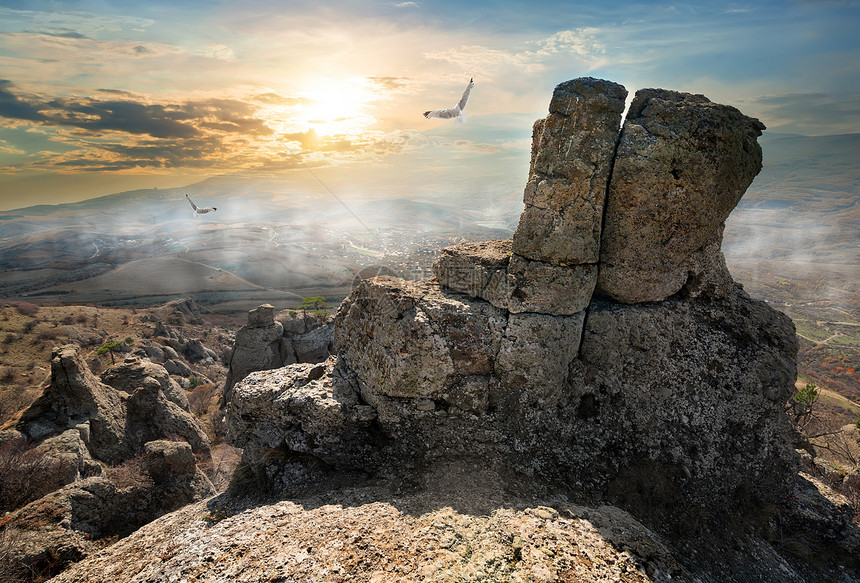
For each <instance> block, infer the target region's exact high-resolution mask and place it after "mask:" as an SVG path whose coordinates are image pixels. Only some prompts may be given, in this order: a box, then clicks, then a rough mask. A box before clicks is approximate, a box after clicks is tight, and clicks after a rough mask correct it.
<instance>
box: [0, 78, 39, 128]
mask: <svg viewBox="0 0 860 583" xmlns="http://www.w3.org/2000/svg"><path fill="white" fill-rule="evenodd" d="M11 89H12V82H11V81H9V80H7V79H0V117H8V118H12V119H20V120H26V121H42V120H43V119H44V116H43V115H42V114H41V113H40V112H39V109H38V107H35V106H34V105H33V104H32V103H30V102H28V101H27V100H25V99H22V98H21V97H19V96H18V95H15V94H14V93H12V91H11Z"/></svg>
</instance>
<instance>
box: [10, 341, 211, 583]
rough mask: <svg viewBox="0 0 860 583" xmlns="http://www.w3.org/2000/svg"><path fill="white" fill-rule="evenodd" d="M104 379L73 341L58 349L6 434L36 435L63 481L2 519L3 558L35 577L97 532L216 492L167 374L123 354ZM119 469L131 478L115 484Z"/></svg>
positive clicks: (203, 443) (190, 419)
mask: <svg viewBox="0 0 860 583" xmlns="http://www.w3.org/2000/svg"><path fill="white" fill-rule="evenodd" d="M103 376H104V378H105V380H106V381H108V382H110V383H111V385H113V386H111V385H108V384H105V383H103V382H101V381H100V380H99V379H98V378H97V377H96V376H95V375H93V374H92V373H91V372H90V370H89V368H88V367H87V365H86V363H85V362H84V360H83V356H82V355H81V352H80V347H79V346H77V345H66V346H62V347H60V348H57V349H55V350H54V353H53V357H52V360H51V383H50V385H49V386H48V387H46V388H45V390H44V392H43V393H42V395H41V396H40V397H39V398H38V399H37V400H36V402H35V403H34V404H33V405H32V406H30V407H29V408H28V409H26V410H25V411H24V412H23V413H22V414H21V416H20V418H19V419H18V421H17V424H16V426H15V430H14V431H12V432H8V433H10V434H11V433H14V434H16V435H20V436H23V437H24V438H26V439H28V440H30V441H31V442H33V443H34V444H35V448H34V449H35V451H37V452H39V453H41V454H42V455H43V456H44V460H45V463H50V464H51V467H53V468H54V470H55V476H52V479H56V480H57V481H58V483H59V484H66V486H65V487H63V488H61V489H60V490H57V491H55V492H53V493H51V494H48V495H47V496H45V497H43V498H40V499H38V500H36V501H34V502H31V503H30V504H28V505H27V506H25V507H23V508H21V509H19V510H16V511H14V512H12V513H11V514H9V515H7V516H6V517H5V518H3V519H2V521H0V530H3V532H4V533H5V536H9V537H10V540H11V541H13V542H12V543H10V544H9V545H7V547H8V548H7V551H8V553H11V554H10V555H9V556H10V557H13V558H14V559H15V560H16V561H19V562H20V563H21V564H23V565H26V566H27V568H30V569H33V570H34V572H37V573H40V574H41V575H45V574H49V573H56V572H58V570H59V569H61V568H62V567H63V566H65V565H67V564H68V563H69V562H72V561H76V560H79V559H80V558H82V557H83V556H84V555H86V554H87V553H89V552H92V551H93V550H95V549H97V548H98V547H99V546H101V545H100V543H95V542H92V541H93V540H94V539H97V538H103V537H110V536H117V535H119V536H124V535H126V534H128V533H130V532H131V531H132V530H134V529H135V528H137V527H139V526H141V525H142V524H145V523H146V522H149V521H150V520H152V519H154V518H156V517H157V516H160V515H161V514H164V513H165V512H169V511H171V510H174V509H176V508H178V507H179V506H181V505H184V504H187V503H189V502H192V501H195V500H199V499H201V498H202V497H205V496H210V495H212V494H213V493H214V489H213V488H212V485H211V483H210V482H209V480H208V479H207V478H206V476H205V475H204V474H203V473H202V472H200V470H198V469H197V465H196V457H195V454H197V455H200V456H201V457H203V458H206V457H208V456H209V453H210V451H209V440H208V438H207V437H206V434H205V433H204V432H203V430H202V429H201V427H200V425H199V424H198V423H197V420H196V419H195V417H194V416H193V415H191V413H189V412H188V411H187V410H186V409H187V406H188V402H187V400H185V398H184V394H183V393H182V391H181V390H180V389H178V387H177V386H176V385H175V382H173V381H172V380H171V379H170V378H169V376H168V374H167V371H166V370H165V369H164V368H163V367H161V366H160V365H157V364H154V363H151V362H147V361H141V360H138V359H136V358H128V359H126V361H125V362H123V363H122V364H120V365H117V366H115V367H113V368H111V369H108V370H107V371H106V372H105V373H104V375H103ZM170 397H172V400H171V398H170ZM176 401H179V402H180V403H183V404H184V405H185V408H183V407H182V406H180V404H177V402H176ZM7 437H8V436H7ZM12 437H14V436H12ZM167 438H170V439H174V440H175V439H182V440H185V441H181V442H178V441H161V440H165V439H167ZM138 466H140V467H138ZM117 468H120V469H117ZM118 472H119V474H118ZM123 472H124V473H126V474H129V475H130V476H132V477H133V478H134V479H133V480H132V484H131V485H129V486H123V485H121V484H120V485H118V483H117V476H118V475H120V474H121V473H123ZM137 474H139V475H137ZM119 482H122V480H119ZM31 499H32V498H31Z"/></svg>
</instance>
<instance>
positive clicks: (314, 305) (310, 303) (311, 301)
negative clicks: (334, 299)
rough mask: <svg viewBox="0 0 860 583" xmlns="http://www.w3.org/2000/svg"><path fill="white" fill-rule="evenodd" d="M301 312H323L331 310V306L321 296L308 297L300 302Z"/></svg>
mask: <svg viewBox="0 0 860 583" xmlns="http://www.w3.org/2000/svg"><path fill="white" fill-rule="evenodd" d="M299 308H300V309H301V310H303V311H304V310H308V309H312V310H315V311H323V313H325V312H324V311H325V310H328V309H330V308H331V304H329V303H328V302H326V299H325V297H323V296H308V297H306V298H305V299H304V300H302V303H301V305H300V306H299Z"/></svg>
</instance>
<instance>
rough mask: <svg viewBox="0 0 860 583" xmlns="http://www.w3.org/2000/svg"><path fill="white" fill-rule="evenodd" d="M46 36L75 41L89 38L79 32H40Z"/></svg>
mask: <svg viewBox="0 0 860 583" xmlns="http://www.w3.org/2000/svg"><path fill="white" fill-rule="evenodd" d="M39 34H42V35H44V36H54V37H58V38H74V39H87V38H89V37H88V36H86V35H84V34H81V33H79V32H74V31H66V32H40V33H39Z"/></svg>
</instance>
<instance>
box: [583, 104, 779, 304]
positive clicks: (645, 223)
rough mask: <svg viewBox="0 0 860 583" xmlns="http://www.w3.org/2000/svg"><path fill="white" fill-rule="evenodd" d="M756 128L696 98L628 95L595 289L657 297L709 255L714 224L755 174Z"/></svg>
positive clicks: (718, 225)
mask: <svg viewBox="0 0 860 583" xmlns="http://www.w3.org/2000/svg"><path fill="white" fill-rule="evenodd" d="M763 129H764V125H763V124H762V123H761V122H760V121H758V120H757V119H752V118H749V117H746V116H745V115H743V114H742V113H741V112H740V111H738V110H737V109H735V108H733V107H729V106H726V105H718V104H716V103H711V102H710V101H708V99H707V98H705V97H704V96H702V95H690V94H688V93H677V92H675V91H665V90H662V89H643V90H640V91H637V92H636V97H635V98H634V99H633V103H632V104H631V105H630V111H629V112H628V114H627V119H626V120H625V122H624V129H623V131H622V132H621V139H620V140H619V143H618V152H617V154H616V156H615V162H614V164H613V166H612V180H611V182H610V184H609V191H608V196H607V201H606V220H605V221H604V228H603V234H602V237H601V245H600V276H599V281H598V287H599V290H600V291H601V292H602V293H604V294H606V295H608V296H610V297H612V298H613V299H616V300H618V301H621V302H653V301H660V300H662V299H665V298H666V297H668V296H670V295H672V294H673V293H675V292H677V291H678V290H680V289H681V287H682V286H683V285H684V283H685V282H686V281H687V279H688V277H689V276H690V274H691V273H700V272H701V271H703V269H702V263H703V262H704V263H705V264H706V265H708V264H710V263H711V262H712V261H713V259H710V258H711V257H713V256H715V255H717V256H719V255H720V252H719V245H720V243H721V241H722V225H723V223H724V222H725V220H726V218H727V217H728V216H729V213H730V212H731V211H732V209H734V208H735V205H737V203H738V201H739V200H740V199H741V197H742V196H743V194H744V192H745V191H746V189H747V187H748V186H749V185H750V183H751V182H752V180H753V178H755V176H756V174H758V173H759V171H760V170H761V159H762V158H761V156H762V155H761V148H760V147H759V145H758V143H757V142H756V138H757V137H758V136H760V135H761V132H762V130H763ZM702 256H704V257H702ZM718 261H719V260H718ZM719 269H720V270H721V271H722V272H725V271H726V269H725V265H721V266H719ZM721 278H722V279H723V280H724V281H727V282H730V281H731V280H730V277H728V276H727V275H722V276H721ZM719 289H722V290H723V293H728V290H729V289H730V285H723V286H720V288H719Z"/></svg>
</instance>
